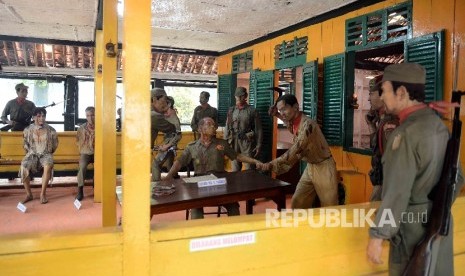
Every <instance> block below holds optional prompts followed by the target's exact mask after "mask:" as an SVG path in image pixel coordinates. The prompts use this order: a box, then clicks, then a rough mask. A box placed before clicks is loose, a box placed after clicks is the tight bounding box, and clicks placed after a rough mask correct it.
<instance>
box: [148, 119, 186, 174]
mask: <svg viewBox="0 0 465 276" xmlns="http://www.w3.org/2000/svg"><path fill="white" fill-rule="evenodd" d="M151 123H152V127H151V144H150V145H152V146H153V143H154V142H155V139H156V138H157V135H158V132H159V131H161V132H162V133H164V134H165V136H164V139H163V144H164V145H166V144H169V143H171V144H172V148H170V149H169V150H168V151H167V152H158V154H157V156H156V157H155V159H154V160H153V162H152V181H160V180H161V171H160V166H161V165H162V164H163V163H164V162H165V161H167V158H171V159H170V160H169V161H168V162H171V164H172V160H173V159H174V154H175V152H176V145H177V144H178V142H179V141H180V140H181V137H182V134H181V123H180V122H179V118H178V116H177V115H176V113H173V114H172V115H171V116H170V117H166V116H165V115H164V114H159V113H157V112H155V111H152V118H151ZM168 155H169V156H168ZM170 167H171V166H170Z"/></svg>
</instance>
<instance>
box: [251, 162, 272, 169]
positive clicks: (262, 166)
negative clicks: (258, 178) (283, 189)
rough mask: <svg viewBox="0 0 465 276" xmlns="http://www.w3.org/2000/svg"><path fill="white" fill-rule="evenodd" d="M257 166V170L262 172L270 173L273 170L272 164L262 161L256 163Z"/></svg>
mask: <svg viewBox="0 0 465 276" xmlns="http://www.w3.org/2000/svg"><path fill="white" fill-rule="evenodd" d="M255 166H256V167H257V170H260V171H269V170H271V169H272V166H271V163H270V162H268V163H262V162H260V161H257V162H255Z"/></svg>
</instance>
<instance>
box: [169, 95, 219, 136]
mask: <svg viewBox="0 0 465 276" xmlns="http://www.w3.org/2000/svg"><path fill="white" fill-rule="evenodd" d="M165 91H166V94H168V96H171V97H173V98H174V108H175V109H176V110H177V113H178V117H179V120H180V121H181V130H182V131H191V130H192V129H191V127H190V124H191V120H192V115H193V114H194V109H195V108H196V107H197V106H198V105H200V103H199V97H200V93H201V92H202V91H207V92H208V93H210V99H209V100H208V104H209V105H211V106H212V107H215V108H217V105H218V102H217V96H218V95H217V90H216V88H199V87H181V86H165Z"/></svg>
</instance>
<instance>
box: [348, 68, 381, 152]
mask: <svg viewBox="0 0 465 276" xmlns="http://www.w3.org/2000/svg"><path fill="white" fill-rule="evenodd" d="M378 74H379V72H376V71H370V70H360V69H355V84H354V85H355V87H354V93H355V95H357V103H358V105H359V106H358V108H357V109H354V129H353V144H352V147H354V148H359V149H369V148H370V129H369V127H368V124H367V122H366V120H365V117H366V115H367V113H368V112H369V111H370V108H371V105H370V102H369V100H368V99H369V89H370V86H369V84H370V80H371V79H372V78H373V77H374V76H376V75H378Z"/></svg>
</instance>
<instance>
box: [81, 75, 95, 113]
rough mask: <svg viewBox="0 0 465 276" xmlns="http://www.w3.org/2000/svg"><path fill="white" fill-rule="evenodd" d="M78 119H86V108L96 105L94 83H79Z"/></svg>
mask: <svg viewBox="0 0 465 276" xmlns="http://www.w3.org/2000/svg"><path fill="white" fill-rule="evenodd" d="M78 99H79V100H78V101H79V102H78V118H80V119H85V118H86V111H85V110H86V107H88V106H94V105H95V97H94V82H93V81H79V97H78Z"/></svg>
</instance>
